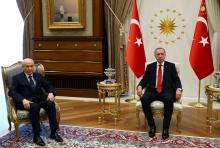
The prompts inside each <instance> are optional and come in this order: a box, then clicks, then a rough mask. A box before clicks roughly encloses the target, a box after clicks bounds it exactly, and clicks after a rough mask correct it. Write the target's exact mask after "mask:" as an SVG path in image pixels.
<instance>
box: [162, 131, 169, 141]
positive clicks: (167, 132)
mask: <svg viewBox="0 0 220 148" xmlns="http://www.w3.org/2000/svg"><path fill="white" fill-rule="evenodd" d="M162 138H163V140H166V139H167V138H169V129H163V132H162Z"/></svg>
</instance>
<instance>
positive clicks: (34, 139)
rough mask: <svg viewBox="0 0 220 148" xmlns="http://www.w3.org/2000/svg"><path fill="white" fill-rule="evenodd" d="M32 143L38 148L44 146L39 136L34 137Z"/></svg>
mask: <svg viewBox="0 0 220 148" xmlns="http://www.w3.org/2000/svg"><path fill="white" fill-rule="evenodd" d="M33 142H34V143H36V144H37V145H40V146H45V143H44V141H43V139H42V138H41V137H40V136H34V138H33Z"/></svg>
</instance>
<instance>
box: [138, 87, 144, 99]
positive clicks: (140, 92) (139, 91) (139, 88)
mask: <svg viewBox="0 0 220 148" xmlns="http://www.w3.org/2000/svg"><path fill="white" fill-rule="evenodd" d="M142 90H143V89H142V87H141V86H138V87H137V95H138V96H139V97H142Z"/></svg>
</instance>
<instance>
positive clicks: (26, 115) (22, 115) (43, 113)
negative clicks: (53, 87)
mask: <svg viewBox="0 0 220 148" xmlns="http://www.w3.org/2000/svg"><path fill="white" fill-rule="evenodd" d="M55 107H56V110H57V111H59V110H60V108H59V106H58V104H57V103H55ZM46 114H47V113H46V111H45V110H44V109H43V108H41V109H40V117H45V116H46ZM17 118H18V119H19V120H25V119H29V112H28V111H26V110H19V109H18V110H17Z"/></svg>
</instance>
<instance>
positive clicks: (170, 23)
mask: <svg viewBox="0 0 220 148" xmlns="http://www.w3.org/2000/svg"><path fill="white" fill-rule="evenodd" d="M159 28H160V30H161V33H162V34H165V35H169V34H172V33H174V31H175V28H176V26H175V20H174V19H170V18H165V19H163V20H161V21H160V26H159Z"/></svg>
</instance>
